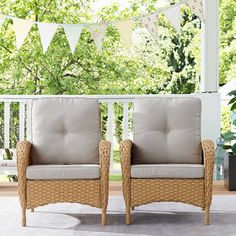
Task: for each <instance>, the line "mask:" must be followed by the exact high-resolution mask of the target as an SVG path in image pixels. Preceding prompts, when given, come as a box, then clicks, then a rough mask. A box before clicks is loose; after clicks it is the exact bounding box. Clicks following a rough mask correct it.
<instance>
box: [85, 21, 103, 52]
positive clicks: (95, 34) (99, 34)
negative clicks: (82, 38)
mask: <svg viewBox="0 0 236 236" xmlns="http://www.w3.org/2000/svg"><path fill="white" fill-rule="evenodd" d="M88 29H89V31H90V32H91V36H92V38H93V40H94V43H95V44H96V47H97V49H98V51H102V43H103V40H104V37H105V34H106V30H107V24H105V23H101V24H96V25H95V24H94V25H89V26H88Z"/></svg>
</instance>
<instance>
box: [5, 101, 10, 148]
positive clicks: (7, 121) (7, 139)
mask: <svg viewBox="0 0 236 236" xmlns="http://www.w3.org/2000/svg"><path fill="white" fill-rule="evenodd" d="M10 104H11V103H10V102H4V148H9V147H10Z"/></svg>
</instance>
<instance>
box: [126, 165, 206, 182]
mask: <svg viewBox="0 0 236 236" xmlns="http://www.w3.org/2000/svg"><path fill="white" fill-rule="evenodd" d="M131 177H132V178H141V179H142V178H169V179H175V178H176V179H181V178H187V179H199V178H203V177H204V165H200V164H152V165H150V164H145V165H141V164H140V165H132V166H131Z"/></svg>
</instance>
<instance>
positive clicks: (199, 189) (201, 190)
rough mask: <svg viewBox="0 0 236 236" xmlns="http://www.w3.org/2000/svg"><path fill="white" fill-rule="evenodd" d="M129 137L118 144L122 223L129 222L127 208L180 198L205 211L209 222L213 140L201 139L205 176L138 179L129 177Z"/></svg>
mask: <svg viewBox="0 0 236 236" xmlns="http://www.w3.org/2000/svg"><path fill="white" fill-rule="evenodd" d="M132 144H133V143H132V141H131V140H124V141H123V142H122V143H121V144H120V159H121V169H122V177H123V181H122V185H123V196H124V200H125V206H126V224H131V210H133V209H134V207H136V206H140V205H143V204H148V203H152V202H163V201H164V202H168V201H169V202H182V203H188V204H192V205H195V206H198V207H201V208H202V210H204V211H205V224H206V225H208V224H210V206H211V202H212V181H213V169H214V143H213V141H211V140H204V141H202V143H201V145H202V150H203V162H204V166H205V176H204V178H202V179H162V178H155V179H154V178H153V179H138V178H131V162H132V160H131V151H132Z"/></svg>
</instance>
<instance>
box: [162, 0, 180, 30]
mask: <svg viewBox="0 0 236 236" xmlns="http://www.w3.org/2000/svg"><path fill="white" fill-rule="evenodd" d="M163 13H164V14H165V16H166V18H167V19H168V20H169V22H170V23H171V25H172V26H173V27H174V28H175V29H176V31H177V32H180V20H181V19H180V4H176V5H174V6H173V7H170V8H168V9H165V10H164V11H163Z"/></svg>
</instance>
